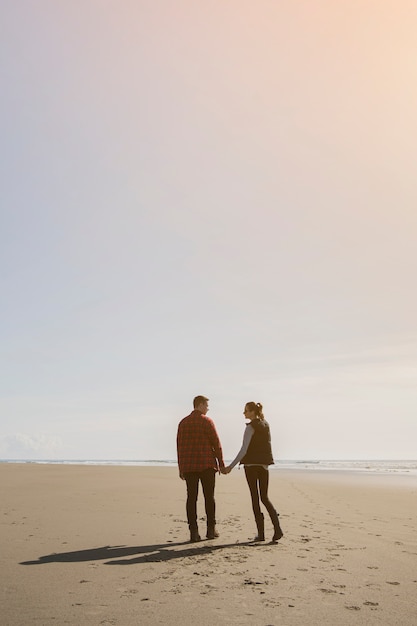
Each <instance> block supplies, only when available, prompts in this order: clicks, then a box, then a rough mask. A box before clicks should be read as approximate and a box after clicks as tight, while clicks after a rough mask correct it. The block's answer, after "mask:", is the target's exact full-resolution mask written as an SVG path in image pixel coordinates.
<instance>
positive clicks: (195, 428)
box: [177, 411, 224, 476]
mask: <svg viewBox="0 0 417 626" xmlns="http://www.w3.org/2000/svg"><path fill="white" fill-rule="evenodd" d="M177 453H178V467H179V470H180V474H181V476H182V475H183V474H185V473H186V472H202V471H203V470H205V469H209V468H211V467H212V468H213V469H215V470H216V471H217V470H218V468H219V467H224V461H223V452H222V447H221V444H220V439H219V436H218V434H217V431H216V427H215V425H214V422H213V420H211V419H210V418H209V417H207V415H202V414H201V413H200V411H193V412H192V413H190V415H188V416H187V417H184V419H182V420H181V421H180V423H179V425H178V434H177Z"/></svg>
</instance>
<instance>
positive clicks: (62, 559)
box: [20, 541, 265, 565]
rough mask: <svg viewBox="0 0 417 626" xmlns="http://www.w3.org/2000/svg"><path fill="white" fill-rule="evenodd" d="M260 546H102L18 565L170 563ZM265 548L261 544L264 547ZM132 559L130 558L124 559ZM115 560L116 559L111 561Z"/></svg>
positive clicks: (245, 542)
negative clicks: (97, 562)
mask: <svg viewBox="0 0 417 626" xmlns="http://www.w3.org/2000/svg"><path fill="white" fill-rule="evenodd" d="M259 545H261V544H259V543H254V542H253V541H243V542H235V543H227V544H224V543H223V544H220V543H209V542H206V541H204V542H203V541H202V542H199V543H193V544H190V543H188V542H186V543H184V542H182V543H161V544H155V545H150V546H130V547H128V546H103V547H101V548H90V549H88V550H76V551H74V552H57V553H54V554H47V555H46V556H40V557H39V558H38V560H37V561H23V562H21V563H20V565H42V564H44V563H80V562H82V561H106V563H104V564H105V565H134V564H136V563H158V562H161V561H171V560H173V559H182V558H183V557H186V556H201V555H204V554H209V553H211V552H215V551H216V550H225V549H228V548H238V547H240V546H259ZM264 545H265V544H264ZM176 546H187V547H186V548H183V549H182V550H174V549H173V548H174V547H176ZM133 555H140V556H135V558H133V559H127V558H125V557H130V556H133ZM114 559H116V560H114Z"/></svg>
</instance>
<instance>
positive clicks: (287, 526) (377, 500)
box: [0, 464, 417, 626]
mask: <svg viewBox="0 0 417 626" xmlns="http://www.w3.org/2000/svg"><path fill="white" fill-rule="evenodd" d="M270 498H271V500H272V502H273V503H274V505H275V506H276V508H277V509H278V510H279V511H280V514H281V515H280V519H281V525H282V527H283V530H284V537H283V538H282V539H281V540H280V541H279V543H278V544H271V543H268V540H269V538H270V537H272V526H271V524H270V521H269V520H267V522H266V531H267V541H266V542H265V543H263V544H261V543H259V544H254V543H252V542H251V541H250V540H251V539H252V538H253V537H254V535H255V532H256V529H255V525H254V520H253V515H252V511H251V505H250V499H249V491H248V488H247V485H246V482H245V477H244V473H243V471H239V470H237V469H235V470H234V471H233V472H232V473H231V474H230V475H229V476H219V477H218V479H217V486H216V501H217V519H218V530H219V532H220V537H219V538H218V539H215V540H213V541H208V540H204V541H202V542H201V543H198V544H189V543H187V540H188V528H187V525H186V520H185V484H184V483H183V482H182V481H181V480H180V479H179V478H178V473H177V470H176V469H175V468H173V467H161V468H159V467H118V466H82V465H38V464H0V502H1V507H0V511H1V513H0V519H1V535H0V537H1V539H0V541H1V556H2V568H1V574H0V576H1V585H0V599H1V614H2V618H1V623H2V624H4V626H26V625H29V624H41V625H42V626H46V625H49V624H56V625H59V626H62V625H64V624H71V625H77V626H79V625H80V624H81V625H82V626H90V625H117V626H131V625H132V626H133V625H138V624H140V626H154V625H158V624H161V625H164V626H171V625H175V626H177V625H178V624H181V625H182V626H195V624H199V625H201V626H208V625H210V626H212V624H218V625H219V624H220V625H229V624H236V625H237V624H239V625H251V626H258V625H259V626H278V625H280V626H282V625H284V626H291V625H300V626H301V625H303V626H305V624H309V625H315V624H317V625H318V624H328V625H329V626H330V625H332V626H334V625H335V624H340V625H343V626H346V625H350V624H352V625H353V624H355V625H357V624H359V625H361V624H366V625H373V624H375V625H377V624H378V626H381V625H387V626H388V625H389V626H393V625H396V624H398V625H399V626H400V625H401V626H415V624H417V533H416V511H417V479H416V478H413V477H409V476H404V477H401V476H375V475H368V474H352V473H348V472H319V471H317V472H316V471H314V472H309V471H302V470H300V471H287V470H273V471H271V479H270ZM203 515H204V507H203V501H202V497H201V496H200V500H199V517H203ZM200 524H201V525H200V531H201V534H204V535H205V524H204V521H203V519H202V520H201V523H200Z"/></svg>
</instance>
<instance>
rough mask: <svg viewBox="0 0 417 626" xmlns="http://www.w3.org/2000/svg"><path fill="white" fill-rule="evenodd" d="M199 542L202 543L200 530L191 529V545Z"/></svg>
mask: <svg viewBox="0 0 417 626" xmlns="http://www.w3.org/2000/svg"><path fill="white" fill-rule="evenodd" d="M197 541H201V537H200V535H199V534H198V528H190V543H196V542H197Z"/></svg>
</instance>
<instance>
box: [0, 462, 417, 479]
mask: <svg viewBox="0 0 417 626" xmlns="http://www.w3.org/2000/svg"><path fill="white" fill-rule="evenodd" d="M229 462H230V460H226V461H225V463H226V465H227V464H228V463H229ZM0 463H37V464H50V465H123V466H145V467H170V466H171V467H176V465H177V462H176V461H175V460H173V459H168V460H165V459H130V460H124V459H62V460H57V459H0ZM280 469H286V470H309V471H317V472H325V471H340V472H343V471H344V472H364V473H372V474H397V475H409V476H416V477H417V460H308V459H306V460H277V461H275V465H273V466H271V467H270V470H272V471H279V470H280Z"/></svg>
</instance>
